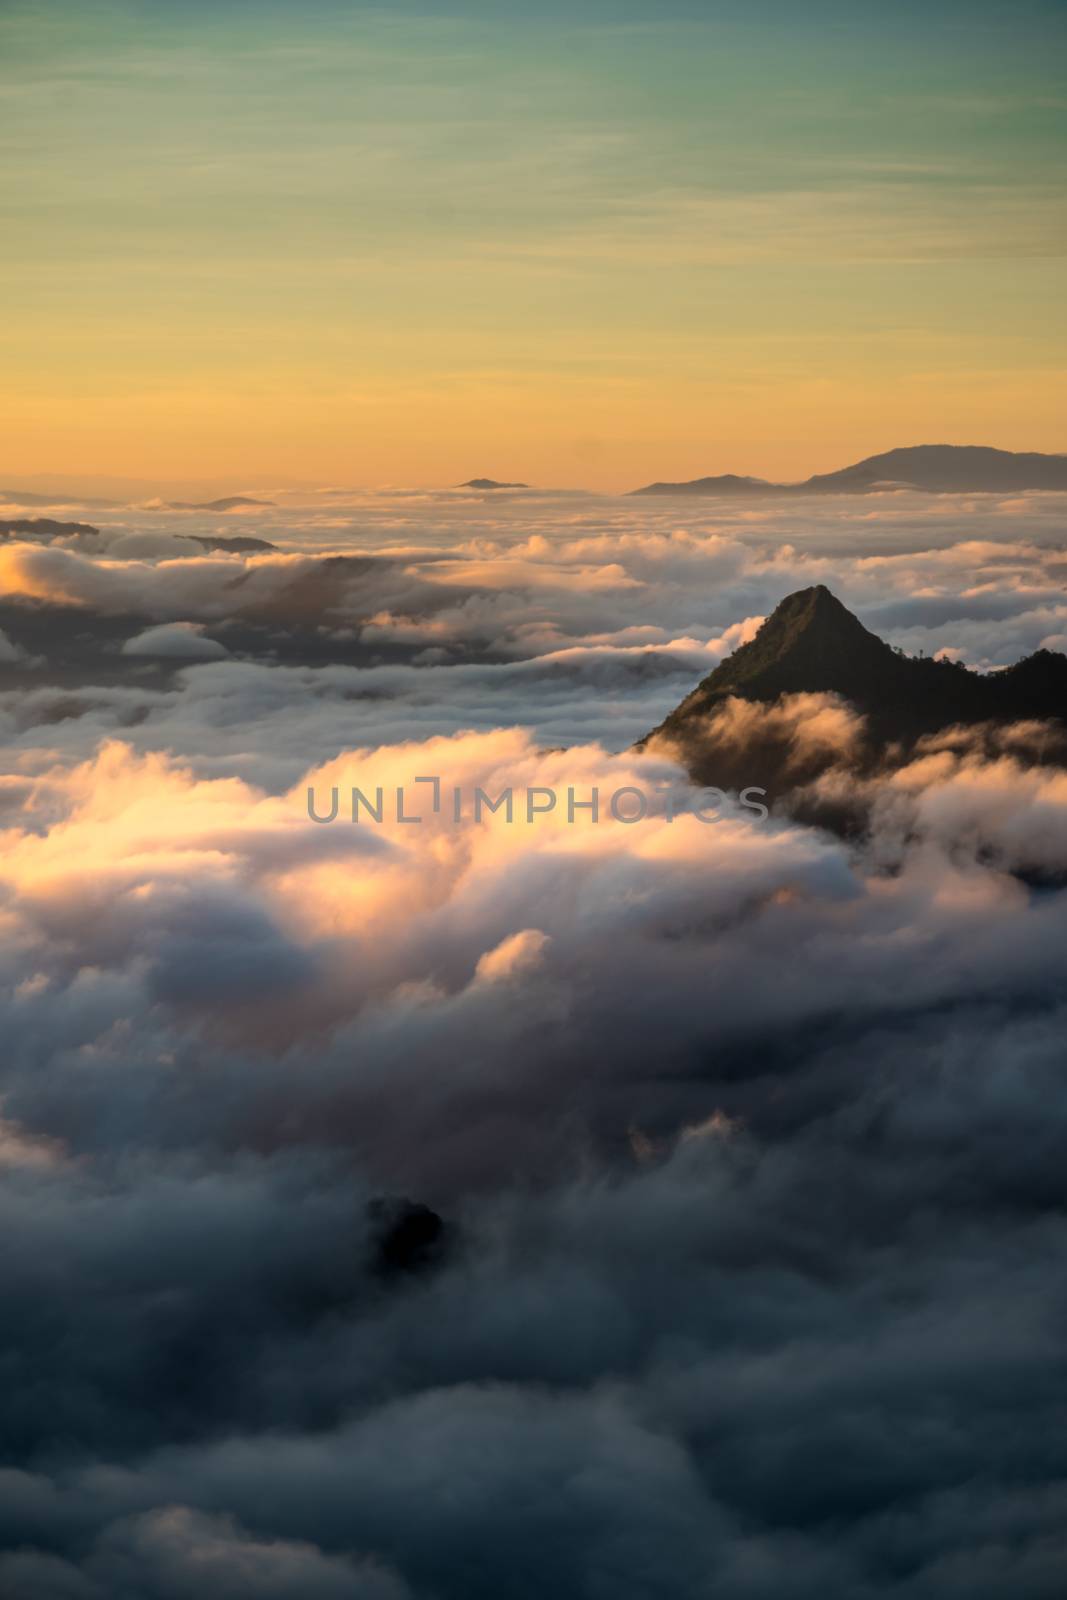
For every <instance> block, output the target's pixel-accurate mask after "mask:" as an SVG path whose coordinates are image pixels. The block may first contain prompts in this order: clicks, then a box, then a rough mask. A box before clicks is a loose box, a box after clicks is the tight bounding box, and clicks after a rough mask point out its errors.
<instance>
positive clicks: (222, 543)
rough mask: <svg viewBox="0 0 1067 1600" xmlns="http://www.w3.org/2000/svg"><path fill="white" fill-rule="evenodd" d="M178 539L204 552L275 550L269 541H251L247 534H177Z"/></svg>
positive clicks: (275, 547)
mask: <svg viewBox="0 0 1067 1600" xmlns="http://www.w3.org/2000/svg"><path fill="white" fill-rule="evenodd" d="M178 538H179V539H187V540H188V541H189V543H190V544H198V545H200V547H201V548H202V549H204V550H231V551H234V550H236V551H252V550H277V548H278V546H277V545H276V544H271V542H270V540H269V539H253V538H250V537H249V536H248V535H247V534H243V533H241V534H236V535H234V536H233V537H230V538H226V537H224V536H223V535H222V534H209V533H179V535H178Z"/></svg>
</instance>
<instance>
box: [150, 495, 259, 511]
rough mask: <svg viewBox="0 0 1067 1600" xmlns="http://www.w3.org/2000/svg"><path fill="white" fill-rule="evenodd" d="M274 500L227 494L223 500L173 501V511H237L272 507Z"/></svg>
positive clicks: (170, 508) (170, 503)
mask: <svg viewBox="0 0 1067 1600" xmlns="http://www.w3.org/2000/svg"><path fill="white" fill-rule="evenodd" d="M273 504H274V501H273V500H252V499H250V498H249V496H248V495H246V494H227V495H223V496H222V498H221V500H171V501H169V502H168V509H169V510H171V511H236V510H237V508H238V507H239V506H272V505H273Z"/></svg>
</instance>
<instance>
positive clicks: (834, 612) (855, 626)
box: [699, 583, 898, 699]
mask: <svg viewBox="0 0 1067 1600" xmlns="http://www.w3.org/2000/svg"><path fill="white" fill-rule="evenodd" d="M897 660H898V657H897V656H896V655H895V654H894V652H893V650H892V649H890V647H889V645H887V644H884V643H883V642H882V640H881V639H879V638H876V636H875V635H874V634H873V633H869V632H868V631H867V629H866V628H865V627H864V626H863V624H862V622H860V620H859V618H858V617H854V616H853V614H852V612H851V611H849V609H848V607H847V606H844V605H842V603H841V601H840V600H839V599H838V598H837V596H836V595H834V594H832V593H831V591H830V590H829V589H828V588H827V587H826V585H825V584H822V583H818V584H814V585H812V587H811V588H809V589H797V590H795V591H794V593H793V594H788V595H786V597H785V599H784V600H782V601H780V602H779V604H778V605H777V606H776V607H775V609H774V610H773V611H772V612H771V614H770V616H769V617H768V618H767V619H766V621H765V622H764V624H763V626H762V627H761V628H760V630H759V632H758V633H757V634H756V637H755V638H754V639H752V640H750V641H749V643H748V644H744V645H742V646H741V647H740V648H739V649H738V650H735V651H734V653H733V655H732V656H728V657H727V658H726V660H725V661H723V662H721V663H720V664H719V666H717V667H716V669H715V671H714V672H713V673H711V674H710V676H709V677H707V678H705V680H704V682H703V683H702V684H701V686H700V691H699V692H703V693H706V694H709V695H718V694H729V693H743V694H751V695H754V696H755V697H756V698H759V699H764V698H767V697H769V696H774V695H779V694H790V693H797V692H802V691H820V690H830V691H834V692H836V693H841V694H848V693H849V691H850V689H852V688H853V687H854V685H855V683H856V682H857V680H858V679H859V680H863V679H866V678H867V677H869V676H870V675H871V674H872V673H878V674H884V673H885V672H892V671H893V669H894V665H895V663H896V661H897Z"/></svg>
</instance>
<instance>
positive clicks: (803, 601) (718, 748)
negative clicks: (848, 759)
mask: <svg viewBox="0 0 1067 1600" xmlns="http://www.w3.org/2000/svg"><path fill="white" fill-rule="evenodd" d="M797 694H832V695H836V696H838V697H839V698H840V699H841V700H844V701H847V702H848V703H849V704H850V705H851V706H853V707H854V708H855V709H856V710H857V711H860V712H862V713H863V715H864V717H865V718H866V726H867V739H868V746H869V748H868V760H869V761H877V760H878V759H882V760H886V759H889V752H891V751H896V752H897V757H900V758H902V755H901V753H902V752H905V751H907V750H908V749H909V748H912V747H913V746H914V742H915V740H916V739H918V738H920V737H921V736H923V735H925V734H932V733H936V732H937V731H939V730H940V729H943V728H947V727H951V726H957V725H970V726H974V725H976V724H979V723H985V724H990V725H994V724H997V725H1002V724H1004V723H1008V722H1018V721H1027V720H1035V719H1037V720H1046V719H1055V720H1056V721H1057V723H1060V722H1062V721H1063V718H1064V710H1065V708H1067V656H1063V655H1059V654H1057V653H1056V652H1055V651H1050V650H1040V651H1038V652H1036V654H1034V655H1032V656H1027V657H1026V658H1025V659H1024V660H1022V661H1018V662H1016V663H1015V665H1014V666H1012V667H1008V668H1006V669H1004V670H1003V671H1001V672H994V673H989V674H986V675H982V674H980V673H976V672H971V671H969V670H968V669H967V668H965V667H962V666H960V665H958V664H957V663H955V662H951V661H944V660H939V659H935V658H933V657H929V656H919V657H912V656H906V655H903V654H902V653H901V652H900V651H897V650H894V649H893V647H892V646H891V645H888V644H886V643H885V641H884V640H883V639H879V638H878V637H877V635H876V634H873V633H871V632H870V631H869V630H868V629H867V628H865V627H864V626H863V624H862V622H860V620H859V618H858V617H855V616H853V614H852V612H851V611H849V609H848V607H847V606H844V605H842V603H841V601H840V600H838V598H837V596H836V595H834V594H832V593H831V591H830V590H829V589H828V588H827V587H826V586H825V584H821V583H819V584H814V585H813V586H812V587H811V588H808V589H798V590H796V591H795V592H794V593H793V594H789V595H786V597H785V599H784V600H782V601H781V602H780V603H779V604H778V605H777V606H776V607H775V609H774V610H773V611H772V612H771V614H770V616H769V617H768V618H767V619H766V621H765V622H764V623H763V625H762V627H761V628H760V630H759V632H758V633H757V634H756V636H755V638H754V639H751V640H749V642H748V644H743V645H741V646H740V647H739V648H738V649H737V650H735V651H734V653H733V655H731V656H727V658H726V660H725V661H721V662H720V663H719V665H718V666H717V667H716V668H715V670H714V672H711V673H709V675H708V676H707V677H706V678H705V679H704V680H703V682H702V683H700V684H698V685H697V687H696V688H695V689H694V690H693V692H692V693H691V694H689V695H687V696H686V698H685V699H684V700H683V701H682V702H681V704H680V705H679V706H677V707H676V708H675V710H674V711H672V712H671V713H670V715H669V716H668V717H667V718H666V719H665V721H663V722H662V723H661V724H660V726H659V727H658V728H656V729H654V730H653V733H652V734H649V735H648V736H647V738H646V739H643V740H642V741H641V742H640V745H639V747H638V748H643V747H644V746H646V745H647V744H648V740H649V739H651V738H653V737H654V736H657V735H660V736H663V737H665V738H666V739H667V740H668V741H669V742H670V743H671V744H673V745H674V746H675V748H676V749H678V750H679V751H680V753H681V755H682V759H683V760H684V762H685V764H686V766H687V767H688V768H689V771H690V773H691V775H692V776H694V777H695V778H696V779H697V781H699V782H711V783H716V784H719V783H721V782H723V781H725V782H727V783H733V782H734V780H735V779H737V780H738V781H740V782H744V783H753V782H756V781H759V782H766V781H767V780H768V779H770V780H773V781H774V782H778V781H779V780H782V781H784V780H785V778H788V779H789V781H790V782H793V781H798V778H797V769H795V762H796V760H797V752H796V750H794V749H793V747H792V745H791V744H790V740H789V737H788V735H787V734H786V735H780V736H779V735H773V736H772V734H773V724H767V725H766V726H765V727H764V729H763V732H762V733H759V732H758V731H753V733H752V735H751V738H750V739H749V740H748V741H747V742H746V744H745V746H744V748H743V749H734V748H732V747H731V745H730V741H729V738H727V739H726V740H725V741H722V740H719V739H718V738H717V735H716V729H717V728H718V727H720V726H725V725H726V724H721V723H720V721H719V719H720V716H721V714H722V713H723V711H724V708H725V706H726V704H727V702H728V701H730V700H731V699H740V700H750V701H762V702H764V703H765V704H770V703H772V702H774V701H777V700H779V699H780V698H781V697H782V696H784V695H797ZM727 721H728V719H727ZM768 729H770V730H771V732H768ZM1057 737H1059V736H1057ZM776 739H777V743H776V742H775V740H776ZM783 741H784V742H783ZM879 752H881V754H880V755H879ZM834 759H835V757H834V755H833V752H832V751H817V752H815V753H814V754H812V756H811V762H810V763H809V766H810V771H809V773H808V775H809V776H812V775H814V773H815V771H816V770H819V769H820V767H822V766H825V765H827V764H830V763H832V761H833V760H834ZM1050 759H1051V757H1050ZM735 768H736V771H735ZM805 770H807V769H805Z"/></svg>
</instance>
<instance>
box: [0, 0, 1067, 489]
mask: <svg viewBox="0 0 1067 1600" xmlns="http://www.w3.org/2000/svg"><path fill="white" fill-rule="evenodd" d="M532 12H535V14H531V13H532ZM1065 20H1067V19H1065V14H1064V11H1063V8H1062V7H1061V6H1060V5H1058V4H1052V3H1040V0H1025V3H1022V4H1019V3H1013V4H1010V5H1009V4H1007V3H1004V4H1000V3H988V0H971V3H968V4H957V3H947V0H934V3H931V4H926V5H919V4H913V3H910V0H907V3H903V4H894V5H893V6H885V5H883V4H869V3H859V4H856V3H853V4H847V5H846V4H839V3H834V0H823V3H815V4H806V5H803V6H798V5H786V4H783V3H776V0H757V3H754V4H745V5H742V4H740V3H730V0H705V3H702V4H696V3H668V4H665V5H657V6H655V7H652V6H649V5H638V4H635V3H626V0H599V3H596V0H594V3H589V0H586V3H578V4H570V5H563V4H559V3H556V0H550V3H548V4H542V5H539V6H538V7H536V8H530V7H527V6H519V5H513V4H510V3H495V4H492V5H490V4H487V3H486V4H451V3H446V4H434V3H431V0H423V3H422V4H421V5H413V4H410V3H408V0H400V3H393V4H390V5H388V6H378V7H375V6H369V5H364V4H361V3H345V4H341V3H337V0H314V3H312V4H309V5H301V6H299V7H297V6H294V5H289V4H272V3H268V0H221V3H215V4H211V5H208V4H206V3H202V0H192V3H188V0H183V3H181V4H177V3H169V0H168V3H163V0H141V3H131V0H127V3H119V4H109V3H92V4H88V5H87V4H84V3H82V0H79V3H77V4H73V3H70V0H48V3H37V4H25V3H19V0H15V3H7V0H5V3H4V4H2V5H0V103H2V115H0V167H2V172H3V177H2V179H0V183H2V193H0V206H2V216H3V223H4V250H3V260H2V262H0V293H2V295H3V298H4V303H5V304H6V305H8V306H9V307H13V308H15V311H16V314H15V315H14V316H12V317H10V318H9V319H7V326H6V327H5V329H4V331H3V334H2V336H0V362H2V370H3V373H4V383H3V386H2V398H0V430H2V437H3V440H4V445H3V449H2V451H0V471H2V473H3V477H4V481H5V482H14V483H15V484H16V486H17V485H19V484H22V485H30V486H32V485H33V484H35V483H39V482H44V481H46V480H49V481H50V480H56V481H58V479H59V478H61V477H63V478H67V479H69V478H71V477H73V478H77V479H78V480H79V481H81V482H82V483H84V484H86V485H90V484H92V483H100V482H104V481H107V480H114V479H117V478H123V479H130V480H132V479H136V480H141V481H143V482H145V483H146V484H155V485H158V486H159V487H160V488H162V489H170V490H176V489H181V488H183V487H184V486H186V485H190V484H192V483H197V484H199V483H207V482H211V483H215V482H217V483H219V484H223V483H225V484H226V485H227V486H229V487H232V488H238V487H252V486H264V485H266V486H271V485H277V484H283V485H284V484H291V485H296V484H309V485H312V484H315V485H322V484H330V483H344V484H366V485H377V484H387V483H394V484H415V483H431V484H432V483H451V482H457V481H460V480H462V479H464V478H467V477H469V476H472V475H482V474H487V475H491V476H494V477H500V478H508V479H511V478H519V479H522V480H524V481H531V482H537V483H540V484H545V485H558V486H573V485H582V486H587V487H590V488H597V489H607V490H621V489H628V488H632V487H636V486H637V485H638V484H640V483H642V482H646V481H648V480H650V479H653V478H684V477H693V476H698V475H701V474H704V473H711V472H718V471H737V472H753V473H758V474H761V475H768V476H772V477H794V476H795V477H801V476H805V475H807V474H808V473H809V472H812V471H817V470H827V469H831V468H833V467H836V466H840V465H843V464H844V463H846V462H847V461H849V460H854V459H857V458H859V457H861V456H863V455H867V454H871V453H873V452H875V451H879V450H882V449H887V448H890V447H892V446H895V445H901V444H913V443H919V442H924V441H939V442H949V443H982V444H995V445H1000V446H1002V447H1005V448H1012V449H1039V450H1058V449H1060V448H1062V447H1063V445H1064V437H1063V432H1062V425H1061V420H1060V413H1061V409H1062V407H1061V405H1060V403H1059V397H1060V394H1061V393H1062V375H1063V367H1064V345H1065V324H1064V315H1063V296H1062V280H1063V260H1062V257H1063V252H1064V242H1065V229H1064V207H1063V194H1062V183H1061V180H1060V167H1061V165H1062V155H1063V144H1064V112H1065V109H1067V96H1065V94H1064V91H1063V87H1062V74H1061V72H1060V66H1061V62H1062V59H1063V57H1062V47H1063V43H1064V37H1063V36H1064V32H1065Z"/></svg>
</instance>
